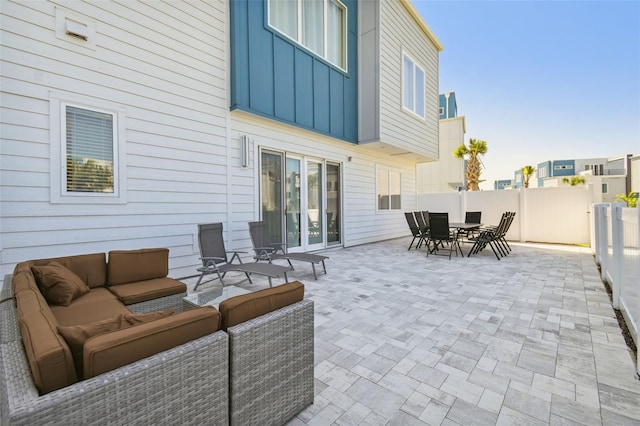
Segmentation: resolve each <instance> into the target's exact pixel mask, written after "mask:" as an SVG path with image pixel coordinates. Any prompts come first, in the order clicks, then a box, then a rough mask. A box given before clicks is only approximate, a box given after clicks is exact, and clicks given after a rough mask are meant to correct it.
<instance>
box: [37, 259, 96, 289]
mask: <svg viewBox="0 0 640 426" xmlns="http://www.w3.org/2000/svg"><path fill="white" fill-rule="evenodd" d="M52 261H54V262H58V263H59V264H61V265H62V266H64V267H65V268H68V269H70V270H71V271H72V272H73V273H74V274H76V275H77V276H78V277H80V279H81V280H82V281H84V282H85V283H86V284H87V285H88V286H89V288H95V287H104V286H105V284H106V283H107V256H106V255H105V254H104V253H91V254H80V255H77V256H66V257H54V258H51V259H38V260H32V261H31V262H30V263H31V265H35V266H42V265H46V264H47V263H49V262H52Z"/></svg>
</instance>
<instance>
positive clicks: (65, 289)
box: [31, 261, 89, 306]
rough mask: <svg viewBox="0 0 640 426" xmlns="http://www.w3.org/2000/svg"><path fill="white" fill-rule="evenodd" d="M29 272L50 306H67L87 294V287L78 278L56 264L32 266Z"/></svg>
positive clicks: (52, 262)
mask: <svg viewBox="0 0 640 426" xmlns="http://www.w3.org/2000/svg"><path fill="white" fill-rule="evenodd" d="M31 272H33V276H34V277H35V279H36V283H37V284H38V288H39V289H40V291H41V292H42V295H43V296H44V298H45V299H46V300H47V302H49V303H50V304H53V305H63V306H69V304H71V301H72V300H73V299H77V298H78V297H80V296H82V295H83V294H87V293H88V292H89V287H87V285H86V284H85V283H84V281H82V279H80V277H78V276H77V275H76V274H74V273H73V271H71V270H70V269H68V268H65V267H64V266H62V265H61V264H60V263H58V262H55V261H51V262H49V263H47V264H46V265H42V266H35V265H34V266H32V267H31Z"/></svg>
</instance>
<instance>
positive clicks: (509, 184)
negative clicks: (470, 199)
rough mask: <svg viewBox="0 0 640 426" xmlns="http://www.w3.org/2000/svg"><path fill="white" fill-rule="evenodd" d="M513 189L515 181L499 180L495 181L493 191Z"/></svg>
mask: <svg viewBox="0 0 640 426" xmlns="http://www.w3.org/2000/svg"><path fill="white" fill-rule="evenodd" d="M511 188H513V179H499V180H494V181H493V189H495V190H502V189H511Z"/></svg>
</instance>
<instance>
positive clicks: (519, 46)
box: [413, 0, 640, 189]
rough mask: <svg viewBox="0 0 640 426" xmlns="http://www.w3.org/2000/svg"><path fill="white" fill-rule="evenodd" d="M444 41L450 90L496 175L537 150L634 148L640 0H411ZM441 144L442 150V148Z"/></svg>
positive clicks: (637, 149) (638, 145) (443, 80)
mask: <svg viewBox="0 0 640 426" xmlns="http://www.w3.org/2000/svg"><path fill="white" fill-rule="evenodd" d="M413 3H414V5H415V7H416V9H417V10H418V11H419V12H420V13H421V15H422V17H423V18H424V20H425V22H426V23H427V24H428V25H429V27H430V28H431V29H432V30H433V32H434V33H435V34H436V36H437V37H438V39H439V40H440V41H441V42H442V44H443V45H444V51H442V52H441V53H440V93H444V92H449V91H453V92H456V99H457V102H458V115H464V116H465V117H466V118H465V119H466V125H467V134H466V138H465V141H468V139H469V138H477V139H484V140H486V141H487V144H488V147H489V151H488V153H487V154H486V155H485V156H484V158H483V163H484V165H485V167H486V169H485V170H484V171H483V174H482V178H484V179H487V182H485V183H484V184H483V185H481V188H483V189H492V188H493V181H494V180H495V179H503V178H505V179H509V178H513V171H514V170H515V169H519V168H520V167H522V166H525V165H529V164H530V165H533V166H535V165H537V163H539V162H542V161H544V160H560V159H572V158H594V157H614V156H619V155H623V154H631V153H633V154H640V1H638V0H634V1H596V2H589V1H516V0H511V1H451V0H450V1H431V0H413ZM442 154H446V153H441V155H442Z"/></svg>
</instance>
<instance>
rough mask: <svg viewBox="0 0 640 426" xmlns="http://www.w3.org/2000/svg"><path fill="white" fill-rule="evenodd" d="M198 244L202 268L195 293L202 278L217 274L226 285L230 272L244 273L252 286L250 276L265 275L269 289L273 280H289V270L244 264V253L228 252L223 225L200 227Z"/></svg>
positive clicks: (209, 224)
mask: <svg viewBox="0 0 640 426" xmlns="http://www.w3.org/2000/svg"><path fill="white" fill-rule="evenodd" d="M198 243H199V244H200V259H201V260H202V267H200V268H198V272H200V278H199V279H198V282H197V283H196V285H195V287H194V288H193V290H194V291H196V290H197V289H198V286H199V285H200V283H201V282H202V278H204V276H205V275H209V274H217V275H218V279H220V283H221V284H222V285H224V282H223V281H222V279H223V278H224V276H225V275H226V273H227V272H229V271H238V272H244V274H245V275H246V276H247V279H248V280H249V282H250V283H251V284H253V281H251V277H250V276H249V274H257V275H264V276H266V277H268V278H269V287H271V286H272V285H271V278H272V277H278V276H280V275H284V279H285V282H287V281H288V279H287V273H286V271H287V268H283V267H279V266H278V265H266V264H255V263H249V264H246V263H242V259H240V255H239V253H246V252H242V251H237V250H233V251H226V250H225V247H224V239H223V238H222V223H207V224H203V225H198ZM231 253H233V256H231V259H229V258H228V257H227V255H228V254H231ZM235 259H238V263H233V261H234V260H235Z"/></svg>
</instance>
